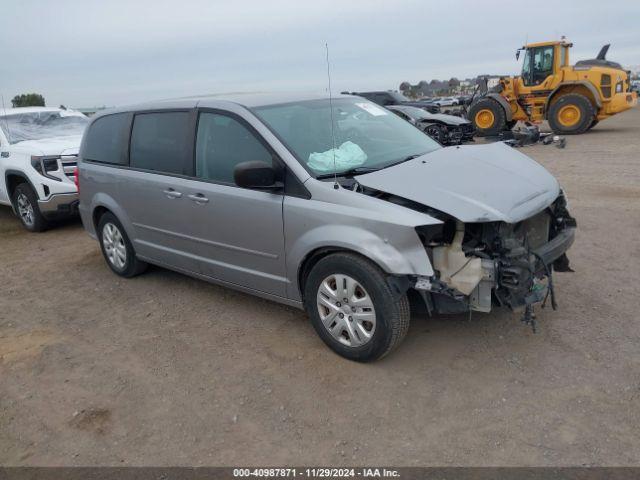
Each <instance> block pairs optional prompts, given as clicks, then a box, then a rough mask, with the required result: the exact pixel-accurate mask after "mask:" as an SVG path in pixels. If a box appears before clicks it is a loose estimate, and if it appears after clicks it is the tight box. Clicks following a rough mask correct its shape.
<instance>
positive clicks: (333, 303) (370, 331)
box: [304, 253, 410, 362]
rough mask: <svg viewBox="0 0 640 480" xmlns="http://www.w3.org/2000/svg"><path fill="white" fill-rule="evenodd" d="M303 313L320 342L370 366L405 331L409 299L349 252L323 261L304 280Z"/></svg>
mask: <svg viewBox="0 0 640 480" xmlns="http://www.w3.org/2000/svg"><path fill="white" fill-rule="evenodd" d="M304 300H305V309H306V311H307V313H308V314H309V316H310V317H311V322H312V324H313V327H314V329H315V330H316V332H317V333H318V335H319V336H320V338H321V339H322V340H323V341H324V342H325V343H326V344H327V345H328V346H329V347H330V348H331V349H332V350H333V351H335V352H336V353H338V354H339V355H342V356H343V357H345V358H348V359H350V360H356V361H359V362H369V361H373V360H377V359H379V358H382V357H384V356H385V355H387V354H388V353H389V352H391V351H392V350H393V349H394V348H395V347H397V346H398V345H399V344H400V342H401V341H402V339H403V338H404V336H405V335H406V333H407V330H408V329H409V317H410V313H409V301H408V299H407V295H406V294H401V295H398V294H397V293H394V292H393V291H392V289H391V287H390V286H389V283H388V282H387V276H386V275H385V274H384V272H382V271H381V270H380V269H379V268H378V267H377V266H376V265H375V264H373V263H372V262H370V261H369V260H366V259H364V258H361V257H359V256H357V255H354V254H350V253H336V254H332V255H328V256H327V257H324V258H323V259H321V260H320V261H319V262H318V263H317V264H316V265H315V266H314V267H313V268H312V269H311V271H310V272H309V275H308V277H307V279H306V281H305V293H304Z"/></svg>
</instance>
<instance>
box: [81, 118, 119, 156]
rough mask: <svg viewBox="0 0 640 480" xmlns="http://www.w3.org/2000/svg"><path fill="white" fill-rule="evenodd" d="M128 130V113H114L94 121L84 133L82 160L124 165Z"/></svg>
mask: <svg viewBox="0 0 640 480" xmlns="http://www.w3.org/2000/svg"><path fill="white" fill-rule="evenodd" d="M128 129H129V114H128V113H115V114H113V115H107V116H104V117H101V118H98V119H96V121H95V122H93V123H92V124H91V127H89V130H88V131H87V133H86V138H85V142H84V149H83V152H82V156H83V158H84V159H85V160H93V161H95V162H101V163H111V164H114V165H126V164H127V152H126V148H125V139H126V134H127V130H128Z"/></svg>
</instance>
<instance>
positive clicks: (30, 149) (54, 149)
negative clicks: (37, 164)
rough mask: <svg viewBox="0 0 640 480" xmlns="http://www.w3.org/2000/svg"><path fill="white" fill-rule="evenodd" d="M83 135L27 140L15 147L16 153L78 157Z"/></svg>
mask: <svg viewBox="0 0 640 480" xmlns="http://www.w3.org/2000/svg"><path fill="white" fill-rule="evenodd" d="M81 140H82V135H70V136H65V137H53V138H42V139H40V140H25V141H24V142H18V143H16V144H14V145H13V149H14V150H15V151H22V152H25V153H31V154H33V155H77V154H78V151H79V150H80V141H81Z"/></svg>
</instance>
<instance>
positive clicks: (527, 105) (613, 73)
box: [467, 39, 637, 135]
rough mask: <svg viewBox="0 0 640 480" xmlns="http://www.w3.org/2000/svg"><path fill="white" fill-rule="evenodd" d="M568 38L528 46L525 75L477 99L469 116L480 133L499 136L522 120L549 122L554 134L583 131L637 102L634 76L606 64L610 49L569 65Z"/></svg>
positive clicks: (503, 81)
mask: <svg viewBox="0 0 640 480" xmlns="http://www.w3.org/2000/svg"><path fill="white" fill-rule="evenodd" d="M572 46H573V44H572V43H568V42H567V41H565V40H564V39H563V40H561V41H556V42H542V43H532V44H529V45H525V46H524V47H522V48H521V49H518V51H517V52H516V58H519V56H520V51H522V50H524V52H525V56H524V62H523V66H522V74H521V75H520V76H518V77H502V78H500V82H499V84H498V85H497V86H495V87H494V88H492V89H491V90H489V91H488V92H487V93H486V94H484V95H482V96H481V97H479V98H478V99H477V100H475V101H473V102H472V104H471V106H470V107H469V110H468V114H467V117H468V118H469V120H471V122H473V124H474V126H475V127H476V130H477V131H478V133H479V134H480V135H498V134H499V133H500V132H502V131H504V130H510V129H511V128H512V127H513V126H514V125H515V123H516V122H517V121H518V120H524V121H528V122H532V123H540V122H542V121H543V120H548V122H549V125H550V126H551V129H552V130H553V131H554V133H557V134H562V135H570V134H578V133H584V132H586V131H587V130H589V129H590V128H592V127H593V126H595V125H596V124H597V123H598V122H599V121H601V120H604V119H605V118H608V117H610V116H612V115H615V114H616V113H620V112H623V111H624V110H627V109H629V108H631V107H633V106H634V105H636V103H637V93H636V92H632V91H631V83H630V73H629V72H626V71H625V70H624V69H623V68H622V66H621V65H620V64H619V63H616V62H611V61H609V60H606V58H605V57H606V54H607V50H608V49H609V45H605V46H604V47H602V50H600V53H599V54H598V56H597V57H596V58H594V59H591V60H582V61H579V62H577V63H576V64H575V65H573V66H572V65H570V63H569V49H570V48H571V47H572Z"/></svg>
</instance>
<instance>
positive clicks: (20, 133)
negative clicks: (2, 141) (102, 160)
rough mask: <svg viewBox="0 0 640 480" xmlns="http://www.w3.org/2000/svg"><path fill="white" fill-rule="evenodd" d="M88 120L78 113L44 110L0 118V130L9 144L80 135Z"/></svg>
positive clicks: (12, 114)
mask: <svg viewBox="0 0 640 480" xmlns="http://www.w3.org/2000/svg"><path fill="white" fill-rule="evenodd" d="M88 122H89V119H88V118H87V117H86V116H84V115H83V114H82V113H80V112H75V111H65V110H44V111H38V112H25V113H11V114H8V115H4V116H0V128H2V131H3V132H4V135H5V137H7V140H8V141H9V143H10V144H14V143H18V142H24V141H26V140H41V139H43V138H53V137H65V136H71V135H82V132H84V129H85V127H86V126H87V123H88Z"/></svg>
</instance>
